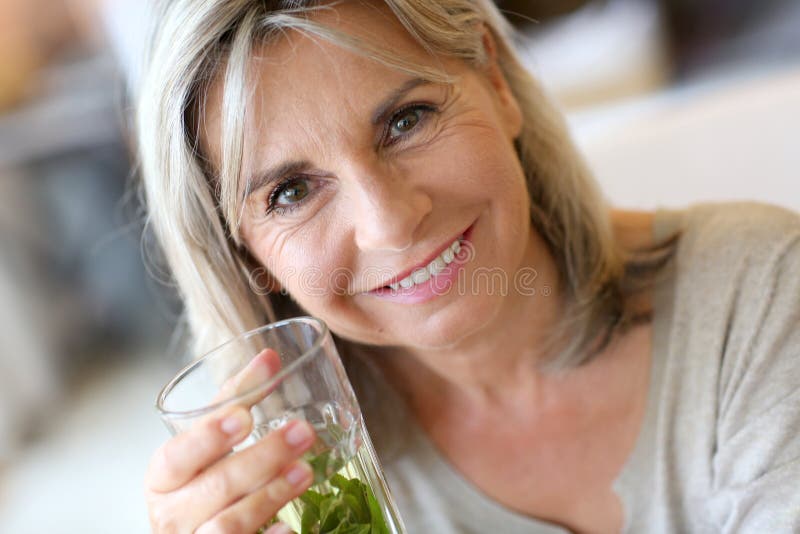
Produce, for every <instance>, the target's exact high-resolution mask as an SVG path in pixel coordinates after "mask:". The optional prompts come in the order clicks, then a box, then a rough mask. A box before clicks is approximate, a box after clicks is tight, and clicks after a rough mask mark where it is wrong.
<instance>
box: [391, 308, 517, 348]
mask: <svg viewBox="0 0 800 534" xmlns="http://www.w3.org/2000/svg"><path fill="white" fill-rule="evenodd" d="M502 299H503V297H502V296H500V295H496V296H487V295H471V296H462V297H459V298H458V300H457V301H455V302H453V303H451V305H450V306H447V307H445V308H442V309H439V310H436V311H435V312H434V313H432V314H430V315H421V316H418V317H415V318H413V319H411V318H409V320H408V321H404V322H403V324H402V325H400V324H398V323H396V322H395V323H394V324H393V325H392V327H391V332H392V334H394V335H393V336H392V337H394V338H395V340H394V343H393V344H395V345H397V346H400V347H404V348H409V349H420V350H450V349H455V348H458V346H459V345H461V344H463V343H465V342H469V341H470V339H471V338H473V337H474V336H477V335H481V333H482V332H485V331H486V329H487V328H489V327H491V325H492V324H493V322H494V319H495V318H496V317H497V316H498V315H499V313H500V308H501V305H502ZM398 327H401V328H402V331H399V330H398ZM387 330H389V329H387Z"/></svg>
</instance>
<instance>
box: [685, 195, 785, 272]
mask: <svg viewBox="0 0 800 534" xmlns="http://www.w3.org/2000/svg"><path fill="white" fill-rule="evenodd" d="M681 230H682V232H683V234H684V235H683V238H685V241H686V243H685V245H684V247H683V248H684V252H685V253H687V254H690V255H692V256H699V257H700V258H703V257H708V258H709V259H712V258H715V257H716V258H717V259H724V258H728V257H730V258H742V257H754V256H755V257H763V256H764V255H768V254H769V253H770V252H776V251H778V250H782V249H785V248H786V247H787V246H791V243H792V241H794V240H796V239H797V238H798V236H800V214H798V213H796V212H793V211H791V210H788V209H786V208H782V207H778V206H774V205H771V204H762V203H758V202H730V203H719V204H697V205H694V206H691V207H690V208H688V209H687V210H686V211H685V212H684V216H683V221H682V224H681ZM764 259H766V257H764Z"/></svg>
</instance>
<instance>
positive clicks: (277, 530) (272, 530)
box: [264, 523, 292, 534]
mask: <svg viewBox="0 0 800 534" xmlns="http://www.w3.org/2000/svg"><path fill="white" fill-rule="evenodd" d="M291 532H292V529H290V528H289V527H288V526H286V524H284V523H275V524H274V525H272V526H271V527H269V529H268V530H267V531H266V532H265V533H264V534H291Z"/></svg>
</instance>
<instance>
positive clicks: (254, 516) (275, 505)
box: [197, 460, 314, 534]
mask: <svg viewBox="0 0 800 534" xmlns="http://www.w3.org/2000/svg"><path fill="white" fill-rule="evenodd" d="M313 479H314V477H313V471H312V470H311V466H310V465H308V463H306V462H304V461H302V460H300V461H297V462H294V463H292V464H291V465H289V466H288V467H286V468H285V469H284V470H283V472H281V474H280V475H278V476H277V477H275V478H274V479H272V480H271V481H269V482H267V483H266V484H265V485H263V486H262V487H260V488H258V489H257V490H255V491H254V492H252V493H250V494H249V495H247V496H246V497H244V498H242V499H240V500H238V501H237V502H235V503H234V504H232V505H231V506H229V507H227V508H225V509H224V510H223V511H222V512H220V513H219V514H217V515H216V516H214V517H213V518H212V519H211V520H210V521H208V522H207V523H205V524H204V525H202V526H201V527H200V528H199V529H198V530H197V533H198V534H202V533H204V532H254V531H256V530H258V529H259V528H260V527H261V526H262V525H264V524H265V523H266V522H267V521H269V520H270V519H272V518H273V517H275V515H276V514H277V513H278V511H279V510H280V509H281V508H283V507H284V506H285V505H286V503H287V502H289V501H291V500H292V499H294V498H296V497H299V496H300V495H301V494H302V493H303V492H304V491H305V490H307V489H308V488H309V487H310V486H311V483H312V482H313ZM280 529H281V527H279V526H277V525H274V526H273V527H271V528H270V529H269V530H268V531H267V532H285V533H288V532H290V531H289V530H287V529H286V527H285V526H284V530H280Z"/></svg>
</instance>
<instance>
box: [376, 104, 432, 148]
mask: <svg viewBox="0 0 800 534" xmlns="http://www.w3.org/2000/svg"><path fill="white" fill-rule="evenodd" d="M434 111H435V109H434V108H433V107H432V106H429V105H426V104H414V105H411V106H408V107H406V108H403V109H401V110H400V111H398V112H397V113H395V114H394V115H393V116H392V118H391V119H389V122H388V123H387V128H386V139H385V141H384V142H386V143H387V144H391V143H392V142H394V141H396V140H399V139H401V138H403V137H405V136H406V135H410V134H411V133H412V131H414V130H416V129H418V128H419V127H421V123H423V122H425V120H426V119H427V115H428V114H430V113H432V112H434Z"/></svg>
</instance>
